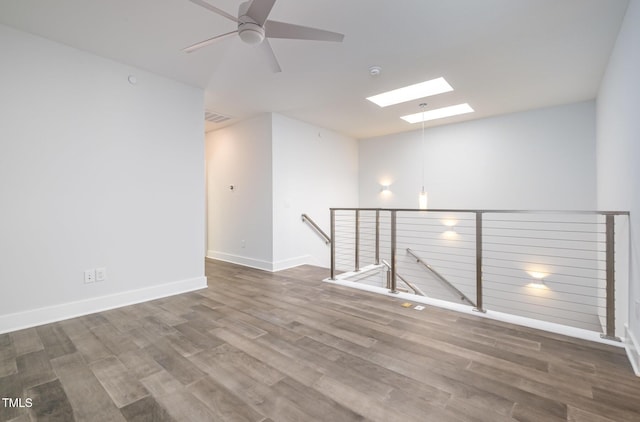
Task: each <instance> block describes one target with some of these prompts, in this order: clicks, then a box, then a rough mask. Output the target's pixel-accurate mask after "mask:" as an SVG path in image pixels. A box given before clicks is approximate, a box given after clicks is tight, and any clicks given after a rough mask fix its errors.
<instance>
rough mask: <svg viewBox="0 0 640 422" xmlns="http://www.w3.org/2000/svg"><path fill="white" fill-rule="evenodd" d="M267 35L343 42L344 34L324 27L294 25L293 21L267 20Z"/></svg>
mask: <svg viewBox="0 0 640 422" xmlns="http://www.w3.org/2000/svg"><path fill="white" fill-rule="evenodd" d="M264 31H265V35H266V36H267V37H269V38H288V39H292V40H316V41H334V42H342V40H343V39H344V35H343V34H339V33H337V32H331V31H325V30H324V29H316V28H310V27H308V26H300V25H294V24H292V23H285V22H278V21H266V22H265V24H264Z"/></svg>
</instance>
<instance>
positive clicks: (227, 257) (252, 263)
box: [207, 251, 273, 271]
mask: <svg viewBox="0 0 640 422" xmlns="http://www.w3.org/2000/svg"><path fill="white" fill-rule="evenodd" d="M207 258H211V259H217V260H218V261H224V262H230V263H232V264H238V265H244V266H245V267H251V268H256V269H258V270H263V271H272V268H273V264H272V263H271V262H269V261H264V260H262V259H255V258H248V257H246V256H240V255H233V254H229V253H225V252H218V251H207Z"/></svg>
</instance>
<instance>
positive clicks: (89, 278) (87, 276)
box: [84, 270, 96, 283]
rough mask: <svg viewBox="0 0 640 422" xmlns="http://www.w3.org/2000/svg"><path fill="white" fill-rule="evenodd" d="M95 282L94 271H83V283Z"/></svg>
mask: <svg viewBox="0 0 640 422" xmlns="http://www.w3.org/2000/svg"><path fill="white" fill-rule="evenodd" d="M95 281H96V270H85V272H84V282H85V283H93V282H95Z"/></svg>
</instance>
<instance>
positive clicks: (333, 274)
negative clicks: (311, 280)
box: [331, 208, 336, 280]
mask: <svg viewBox="0 0 640 422" xmlns="http://www.w3.org/2000/svg"><path fill="white" fill-rule="evenodd" d="M335 279H336V210H334V209H333V208H332V209H331V280H335Z"/></svg>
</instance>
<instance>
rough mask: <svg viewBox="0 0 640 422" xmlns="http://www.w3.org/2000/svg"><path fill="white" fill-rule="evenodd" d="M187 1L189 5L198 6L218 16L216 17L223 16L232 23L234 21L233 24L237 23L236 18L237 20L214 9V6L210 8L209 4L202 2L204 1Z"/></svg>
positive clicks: (222, 11) (220, 10)
mask: <svg viewBox="0 0 640 422" xmlns="http://www.w3.org/2000/svg"><path fill="white" fill-rule="evenodd" d="M189 1H190V2H191V3H195V4H197V5H198V6H202V7H204V8H205V9H207V10H210V11H212V12H213V13H216V14H218V15H220V16H223V17H225V18H227V19H230V20H232V21H234V22H238V18H237V17H235V16H233V15H231V14H229V13H227V12H225V11H224V10H222V9H218V8H217V7H215V6H211V5H210V4H209V3H207V2H206V1H204V0H189Z"/></svg>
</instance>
